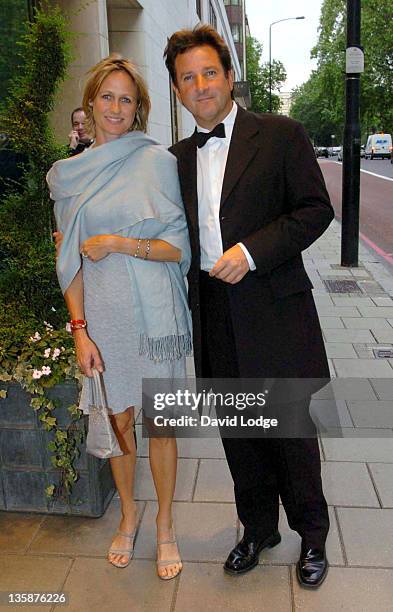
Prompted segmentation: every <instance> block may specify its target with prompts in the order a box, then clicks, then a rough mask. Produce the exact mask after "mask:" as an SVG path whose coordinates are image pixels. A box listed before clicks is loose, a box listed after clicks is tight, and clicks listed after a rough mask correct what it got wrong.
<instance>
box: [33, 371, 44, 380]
mask: <svg viewBox="0 0 393 612" xmlns="http://www.w3.org/2000/svg"><path fill="white" fill-rule="evenodd" d="M41 376H42V372H41V371H40V370H33V378H41Z"/></svg>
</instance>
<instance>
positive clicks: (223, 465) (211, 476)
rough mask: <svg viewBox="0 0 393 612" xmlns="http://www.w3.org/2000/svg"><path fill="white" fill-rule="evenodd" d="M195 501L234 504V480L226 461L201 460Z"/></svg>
mask: <svg viewBox="0 0 393 612" xmlns="http://www.w3.org/2000/svg"><path fill="white" fill-rule="evenodd" d="M193 501H215V502H232V503H234V501H235V497H234V492H233V480H232V476H231V473H230V471H229V467H228V463H227V461H226V460H225V459H201V461H200V465H199V470H198V479H197V483H196V487H195V493H194V498H193Z"/></svg>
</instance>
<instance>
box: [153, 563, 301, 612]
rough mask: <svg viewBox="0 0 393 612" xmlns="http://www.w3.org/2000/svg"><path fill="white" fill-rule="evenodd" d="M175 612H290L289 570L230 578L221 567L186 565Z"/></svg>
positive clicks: (257, 571)
mask: <svg viewBox="0 0 393 612" xmlns="http://www.w3.org/2000/svg"><path fill="white" fill-rule="evenodd" d="M174 610H175V612H185V611H187V612H200V611H201V610H203V612H218V611H219V610H223V611H224V610H225V612H239V610H242V611H244V612H255V611H256V610H258V612H271V611H272V610H277V612H290V611H291V591H290V584H289V571H288V568H287V567H261V566H259V567H256V568H255V569H254V570H252V571H251V572H249V573H247V574H245V575H244V576H228V575H226V574H225V573H224V572H223V569H222V566H221V564H220V565H215V564H211V563H185V564H184V569H183V571H182V575H181V578H180V584H179V590H178V593H177V597H176V604H175V607H174ZM152 612H153V611H152Z"/></svg>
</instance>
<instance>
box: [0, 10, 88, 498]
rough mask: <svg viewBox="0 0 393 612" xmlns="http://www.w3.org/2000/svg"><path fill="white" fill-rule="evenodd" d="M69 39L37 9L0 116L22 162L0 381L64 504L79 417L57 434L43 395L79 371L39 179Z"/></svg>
mask: <svg viewBox="0 0 393 612" xmlns="http://www.w3.org/2000/svg"><path fill="white" fill-rule="evenodd" d="M69 39H70V35H69V34H68V32H67V24H66V21H65V19H64V17H63V16H62V14H61V12H60V10H59V9H57V8H53V7H50V5H46V6H44V5H43V6H42V9H40V10H39V11H37V12H36V14H35V20H34V22H33V23H32V24H30V26H29V29H28V32H27V34H26V35H25V36H23V38H22V40H21V42H20V45H19V48H20V54H21V57H23V60H24V61H23V68H22V69H21V70H20V71H18V72H17V74H15V75H14V77H13V82H12V85H11V87H10V90H9V91H10V93H9V96H8V98H7V99H6V101H5V103H4V105H3V107H2V109H1V114H0V132H2V133H4V134H6V135H7V137H8V146H10V147H11V148H12V149H13V151H15V152H17V153H21V154H23V156H24V159H25V161H24V174H23V176H22V178H21V179H20V183H19V184H18V185H17V186H16V187H17V188H15V186H12V185H11V186H10V187H9V188H8V191H7V192H6V193H5V195H4V196H3V197H2V200H1V202H0V379H1V380H2V381H4V382H7V381H14V382H17V383H19V384H20V385H21V386H22V387H23V388H24V389H25V390H26V391H28V392H29V393H30V394H31V395H32V400H31V405H32V408H33V409H34V410H35V411H37V413H38V414H39V419H40V420H41V422H42V423H43V425H44V427H45V429H46V430H47V431H52V432H53V434H54V437H53V440H52V442H51V444H50V448H51V450H52V452H53V457H52V463H53V465H54V466H55V467H57V468H58V469H59V471H60V472H59V473H60V479H59V483H58V484H57V485H51V486H50V487H48V488H47V489H46V492H47V495H49V496H52V497H59V496H61V497H65V498H66V499H69V495H70V492H71V488H72V484H73V483H74V482H75V480H76V479H77V473H76V471H75V468H74V465H73V464H74V461H75V459H76V458H77V457H78V455H79V450H78V444H79V442H80V441H81V439H82V436H83V431H82V429H81V427H80V426H77V425H76V422H77V421H78V420H79V419H80V416H81V413H80V411H79V410H77V409H76V407H75V406H70V408H69V411H70V418H71V425H70V427H69V428H68V429H67V430H66V431H64V430H62V429H61V428H60V427H59V425H58V423H57V419H56V415H55V408H56V405H57V404H56V401H54V400H53V399H50V398H49V397H48V395H47V392H48V390H49V389H51V388H52V387H54V386H55V385H56V384H58V383H60V382H63V381H64V380H69V379H71V380H75V378H77V377H78V376H79V372H78V370H77V367H76V360H75V352H74V344H73V339H72V336H71V334H69V333H68V332H66V331H65V319H66V309H65V305H64V300H63V296H62V294H61V291H60V289H59V285H58V282H57V277H56V272H55V250H54V246H53V242H52V237H51V233H52V210H53V202H52V201H51V200H50V197H49V192H48V189H47V185H46V180H45V177H46V174H47V172H48V170H49V168H50V166H51V165H52V164H53V162H54V161H56V160H57V159H60V158H61V157H64V156H65V155H64V153H65V150H64V147H59V146H58V145H56V144H55V140H54V136H53V133H52V131H51V128H50V124H49V113H50V112H51V111H52V110H53V107H54V103H55V95H56V92H57V90H58V87H59V85H60V84H61V82H62V81H63V80H64V78H65V76H66V69H67V65H68V63H69V61H70V43H69ZM55 327H56V328H58V329H55ZM2 396H4V390H3V393H2Z"/></svg>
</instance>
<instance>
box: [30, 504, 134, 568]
mask: <svg viewBox="0 0 393 612" xmlns="http://www.w3.org/2000/svg"><path fill="white" fill-rule="evenodd" d="M143 507H144V504H143V503H138V514H139V517H140V516H141V514H142V511H143ZM119 522H120V500H119V499H113V500H112V501H111V503H110V504H109V506H108V508H107V510H106V512H105V514H104V516H101V517H100V518H86V517H77V516H48V517H46V518H45V520H44V522H43V523H42V525H41V527H40V529H39V530H38V532H37V534H36V536H35V538H34V539H33V541H32V543H31V545H30V547H29V549H28V553H48V554H53V555H69V556H94V557H106V555H107V551H108V548H109V547H110V544H111V541H112V539H113V536H114V534H115V532H116V531H117V529H118V526H119Z"/></svg>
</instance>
